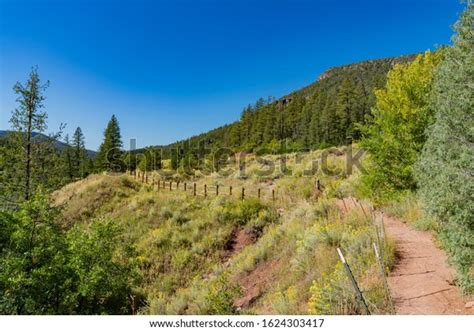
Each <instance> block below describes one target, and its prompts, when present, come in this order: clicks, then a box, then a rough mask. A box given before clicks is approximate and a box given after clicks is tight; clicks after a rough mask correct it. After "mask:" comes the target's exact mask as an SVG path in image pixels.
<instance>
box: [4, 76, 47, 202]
mask: <svg viewBox="0 0 474 331" xmlns="http://www.w3.org/2000/svg"><path fill="white" fill-rule="evenodd" d="M48 85H49V82H46V84H41V81H40V77H39V74H38V70H37V68H33V69H32V70H31V72H30V77H29V79H28V81H27V82H26V84H25V85H23V84H21V83H20V82H17V83H16V84H15V86H14V87H13V90H14V91H15V93H16V94H18V98H17V100H16V101H17V102H18V104H19V105H18V108H16V109H15V110H14V111H13V114H12V117H11V119H10V123H11V125H12V129H13V131H15V133H14V141H15V144H16V145H17V147H18V149H17V152H18V151H21V155H19V160H18V161H20V163H21V168H22V169H23V174H22V176H21V178H22V180H21V181H20V183H21V184H20V185H21V186H22V187H21V188H22V190H23V196H24V199H25V200H28V199H29V197H30V194H31V192H32V189H33V188H32V186H33V185H32V176H33V174H32V172H33V171H34V169H33V167H34V164H33V163H34V160H33V154H34V151H33V149H34V148H35V147H34V146H33V141H32V140H33V133H42V132H44V131H45V130H46V128H47V125H46V119H47V114H46V112H44V111H42V110H41V109H42V108H43V101H44V99H45V97H44V96H43V92H44V90H46V88H47V87H48Z"/></svg>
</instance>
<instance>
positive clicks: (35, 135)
mask: <svg viewBox="0 0 474 331" xmlns="http://www.w3.org/2000/svg"><path fill="white" fill-rule="evenodd" d="M10 132H12V131H10V130H0V139H1V138H4V137H6V136H7V135H8V134H9V133H10ZM32 136H33V138H34V139H48V136H46V135H44V134H42V133H38V132H33V135H32ZM54 145H55V146H56V148H57V149H59V150H63V149H65V148H66V147H67V145H66V144H65V143H63V142H62V141H59V140H55V141H54ZM86 152H87V157H88V158H94V157H95V156H96V154H97V152H95V151H91V150H89V149H86Z"/></svg>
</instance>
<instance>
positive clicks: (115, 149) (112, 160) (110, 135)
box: [96, 115, 124, 171]
mask: <svg viewBox="0 0 474 331" xmlns="http://www.w3.org/2000/svg"><path fill="white" fill-rule="evenodd" d="M122 153H123V152H122V137H121V135H120V127H119V123H118V120H117V118H116V117H115V115H112V118H111V119H110V121H109V123H108V124H107V128H106V129H105V132H104V141H103V142H102V144H101V145H100V147H99V153H98V155H97V162H96V166H97V169H98V170H99V171H122V170H123V168H124V166H123V160H122Z"/></svg>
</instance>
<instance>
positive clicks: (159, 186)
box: [128, 171, 276, 201]
mask: <svg viewBox="0 0 474 331" xmlns="http://www.w3.org/2000/svg"><path fill="white" fill-rule="evenodd" d="M128 175H130V176H131V177H133V178H135V179H136V180H138V181H140V182H142V183H143V184H146V185H150V186H151V187H153V188H155V189H156V190H164V191H176V190H180V191H183V192H185V193H187V194H189V195H190V196H195V197H197V196H200V197H204V198H207V197H212V196H224V195H225V196H233V197H238V198H239V199H242V200H244V199H246V198H250V197H254V198H257V199H264V200H271V201H276V192H275V189H273V188H271V189H267V190H264V189H262V188H260V187H259V188H257V189H248V188H245V187H243V186H242V187H240V186H239V187H233V186H222V185H208V184H203V185H202V186H200V187H198V185H197V184H196V183H194V182H193V183H189V182H186V181H179V180H178V181H172V180H168V181H166V180H163V179H155V178H152V177H151V178H150V177H149V175H148V173H147V172H137V171H129V172H128Z"/></svg>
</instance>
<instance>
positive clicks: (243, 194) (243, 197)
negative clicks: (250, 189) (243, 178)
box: [241, 187, 245, 200]
mask: <svg viewBox="0 0 474 331" xmlns="http://www.w3.org/2000/svg"><path fill="white" fill-rule="evenodd" d="M241 199H242V200H244V199H245V188H244V187H242V196H241Z"/></svg>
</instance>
